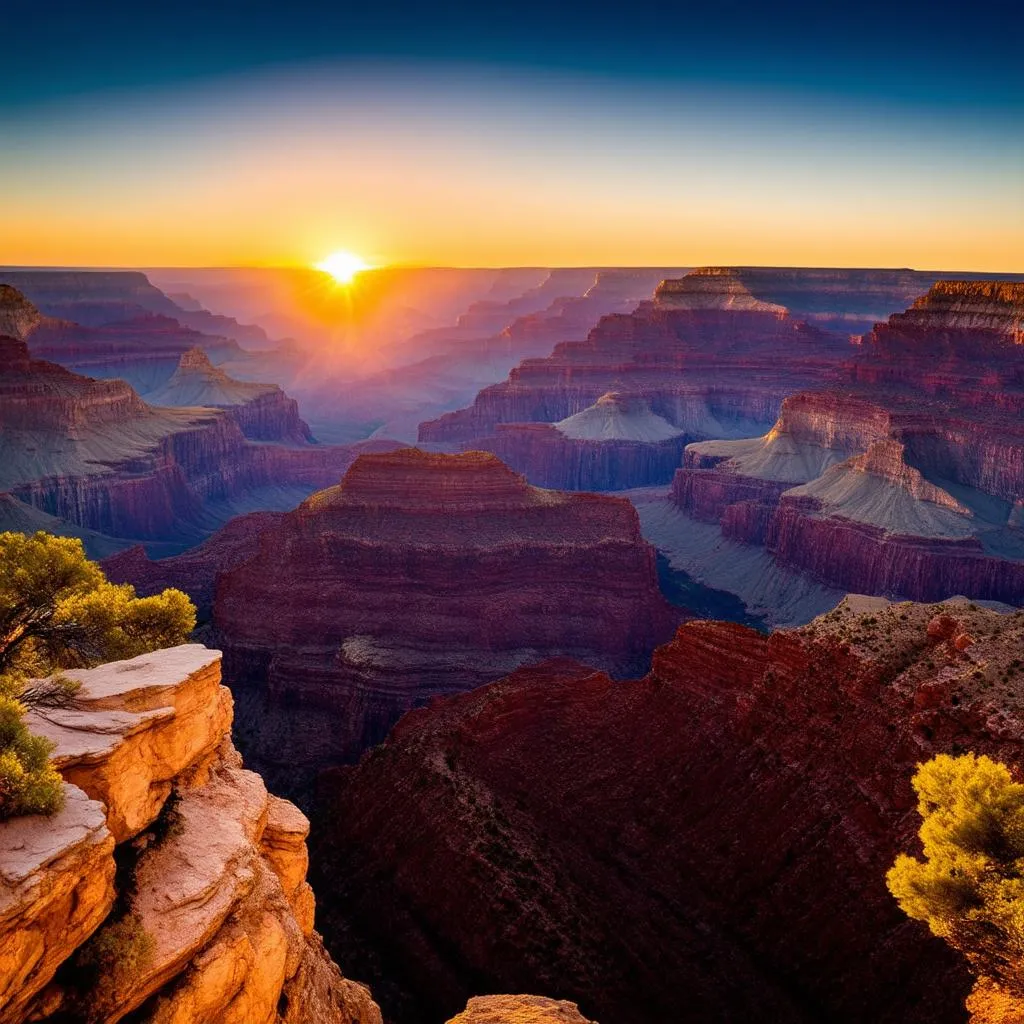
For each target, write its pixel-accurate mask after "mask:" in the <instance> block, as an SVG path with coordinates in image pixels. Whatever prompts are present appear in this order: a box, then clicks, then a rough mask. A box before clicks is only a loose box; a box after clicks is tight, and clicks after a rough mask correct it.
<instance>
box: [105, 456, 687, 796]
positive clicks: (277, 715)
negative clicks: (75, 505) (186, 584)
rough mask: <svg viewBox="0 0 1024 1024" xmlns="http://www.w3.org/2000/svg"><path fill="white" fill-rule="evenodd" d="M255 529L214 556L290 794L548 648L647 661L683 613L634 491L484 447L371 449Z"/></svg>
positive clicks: (231, 658)
mask: <svg viewBox="0 0 1024 1024" xmlns="http://www.w3.org/2000/svg"><path fill="white" fill-rule="evenodd" d="M258 528H259V536H258V548H257V549H256V551H255V553H254V554H253V555H252V557H251V558H249V559H248V560H247V561H244V562H241V563H240V564H234V565H231V564H228V565H225V564H224V563H225V561H230V559H231V558H232V557H234V553H233V552H230V551H229V552H227V558H221V557H220V555H219V554H218V552H216V551H214V552H212V553H211V555H210V558H209V559H208V560H207V562H206V563H205V564H206V569H207V571H208V570H209V568H210V567H214V566H215V567H216V568H214V572H215V573H216V583H215V597H214V601H213V623H214V629H215V633H216V637H217V641H218V643H219V644H221V645H223V647H224V650H225V666H226V676H227V679H228V681H229V683H230V684H231V685H232V687H233V688H234V691H235V695H236V700H237V701H238V706H239V716H238V732H239V736H240V741H241V742H242V744H243V751H244V752H245V754H246V756H247V757H248V758H250V759H251V760H252V761H253V763H254V764H257V765H259V767H260V769H261V771H263V772H265V773H266V774H267V777H268V778H269V779H270V780H271V782H272V784H275V785H280V786H282V787H283V786H287V787H289V788H288V791H289V792H299V791H301V787H302V786H303V785H304V784H306V783H308V781H309V779H310V778H311V777H312V773H314V772H315V770H316V769H318V768H320V767H322V766H324V765H326V764H332V763H339V762H341V761H346V760H352V759H354V758H355V757H357V756H358V755H359V754H360V753H361V752H362V751H363V750H365V749H366V748H367V747H368V746H370V745H372V744H373V743H376V742H378V741H380V740H381V739H383V737H384V735H385V734H386V733H387V730H388V729H389V728H390V727H391V726H392V725H393V724H394V722H395V721H396V720H397V719H398V718H399V716H400V715H401V714H402V713H403V712H405V711H407V710H408V709H409V708H411V707H413V706H416V705H418V704H422V703H425V702H426V701H427V700H428V699H429V698H430V697H432V696H435V695H437V694H439V693H450V692H452V691H456V690H465V689H470V688H472V687H474V686H478V685H480V684H481V683H483V682H487V681H489V680H492V679H495V678H498V677H499V676H501V675H503V674H505V673H506V672H508V671H511V670H512V669H514V668H515V667H516V666H518V665H520V664H523V663H528V662H531V661H534V660H536V659H537V658H542V657H546V656H550V655H554V654H560V655H571V656H576V657H582V658H586V659H588V660H590V661H593V662H594V663H596V664H598V665H600V666H602V667H603V668H606V669H607V670H609V671H611V672H612V673H614V674H616V675H623V674H629V673H631V672H636V671H637V670H638V669H639V670H642V669H643V667H644V666H645V665H646V663H647V659H648V658H649V657H650V652H651V651H652V650H653V648H654V646H655V645H656V644H657V643H658V642H659V641H660V640H662V639H664V638H665V637H666V636H668V635H670V634H671V630H672V627H673V624H674V622H676V621H678V613H676V612H674V611H673V610H672V609H671V608H669V606H668V605H667V604H666V603H665V601H664V600H663V599H662V597H661V595H660V593H659V591H658V584H657V573H656V566H655V555H654V551H653V549H652V548H651V547H650V546H649V545H647V544H646V543H645V542H644V541H643V539H642V538H641V536H640V528H639V521H638V519H637V516H636V512H635V510H634V509H633V507H632V506H631V505H630V504H629V503H628V502H626V501H622V500H619V499H615V498H609V497H598V496H596V495H586V494H566V493H561V492H557V491H545V490H540V489H537V488H534V487H531V486H529V485H528V484H527V483H526V482H525V481H524V480H523V479H522V478H521V477H520V476H518V475H516V474H515V473H513V472H512V471H511V470H509V469H508V468H507V467H506V466H504V465H503V464H502V463H501V462H500V461H499V460H498V459H497V458H495V457H494V456H493V455H489V454H485V453H480V452H476V453H467V454H464V455H451V456H449V455H429V454H426V453H423V452H420V451H418V450H416V449H406V450H402V451H397V452H393V453H390V454H381V455H367V456H363V457H361V458H359V459H357V460H356V462H355V463H354V464H353V465H352V467H351V468H350V469H349V471H348V473H347V474H346V476H345V478H344V480H343V481H342V483H341V484H340V485H339V486H338V487H334V488H330V489H328V490H326V491H321V492H319V493H317V494H314V495H313V496H312V497H310V498H309V499H307V500H306V501H305V502H303V504H302V505H300V506H299V508H297V509H295V510H294V511H293V512H289V513H287V514H285V515H283V516H281V517H280V518H277V519H275V520H274V521H273V522H272V523H265V524H264V523H261V524H259V525H258ZM250 543H251V541H250V540H249V539H247V538H243V540H242V549H241V550H243V551H244V552H245V553H248V552H249V551H251V550H252V548H251V547H250V546H249V545H250ZM228 547H230V545H228V544H226V545H225V548H228ZM159 564H160V563H157V565H158V566H159ZM126 568H127V571H125V573H124V575H125V577H126V578H128V579H131V580H132V581H133V582H134V576H133V575H132V573H131V567H130V566H127V567H126ZM158 578H160V577H158ZM164 578H174V577H173V576H170V577H164ZM299 609H301V614H300V613H299V611H298V610H299ZM269 709H272V712H270V713H268V710H269ZM325 718H326V720H329V722H330V723H331V724H330V727H329V728H325V727H324V722H325Z"/></svg>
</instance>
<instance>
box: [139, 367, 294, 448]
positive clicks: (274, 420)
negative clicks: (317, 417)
mask: <svg viewBox="0 0 1024 1024" xmlns="http://www.w3.org/2000/svg"><path fill="white" fill-rule="evenodd" d="M146 401H147V402H149V403H150V404H151V405H160V406H204V407H207V408H215V409H227V410H229V413H230V416H231V418H232V419H233V420H234V421H235V422H236V423H237V424H238V426H239V427H240V428H241V430H242V433H243V434H244V435H245V436H246V437H248V438H251V439H252V440H255V441H291V442H293V443H302V442H304V441H310V440H311V439H312V438H311V435H310V432H309V427H308V426H307V425H306V424H305V423H304V422H303V421H302V420H301V419H300V418H299V406H298V403H297V402H296V401H295V400H294V399H292V398H289V397H288V396H287V395H286V394H285V393H284V392H283V391H282V390H281V389H280V388H279V387H278V386H277V385H276V384H258V383H255V382H249V381H240V380H235V379H234V378H232V377H229V376H228V375H227V374H226V373H225V372H224V371H223V370H219V369H217V368H216V367H215V366H214V365H213V364H212V363H211V362H210V358H209V356H208V355H207V354H206V353H205V352H204V351H203V350H202V349H201V348H190V349H189V350H188V351H186V352H184V353H182V356H181V358H180V359H179V360H178V366H177V368H176V369H175V371H174V374H173V375H172V376H171V377H170V379H169V380H168V381H167V382H166V383H165V384H163V385H162V386H160V387H158V388H156V389H154V390H153V391H150V392H147V394H146Z"/></svg>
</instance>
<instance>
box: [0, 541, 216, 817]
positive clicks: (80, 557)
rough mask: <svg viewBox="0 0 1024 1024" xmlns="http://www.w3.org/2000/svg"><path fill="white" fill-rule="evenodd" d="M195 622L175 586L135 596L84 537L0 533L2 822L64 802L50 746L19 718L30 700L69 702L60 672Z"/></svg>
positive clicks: (169, 640) (181, 633)
mask: <svg viewBox="0 0 1024 1024" xmlns="http://www.w3.org/2000/svg"><path fill="white" fill-rule="evenodd" d="M195 622H196V618H195V607H194V606H193V604H192V602H191V601H190V600H189V599H188V597H187V596H186V595H185V594H183V593H182V592H181V591H180V590H165V591H164V592H163V593H162V594H157V595H155V596H153V597H143V598H139V597H136V596H135V590H134V588H133V587H130V586H127V585H120V586H119V585H115V584H113V583H109V582H108V581H107V579H106V577H105V576H104V575H103V571H102V570H101V569H100V567H99V566H98V565H96V563H95V562H90V561H89V559H87V558H86V557H85V550H84V549H83V547H82V542H81V541H80V540H77V539H75V538H70V537H54V536H51V535H50V534H47V533H42V532H39V533H36V534H34V535H33V536H31V537H30V536H27V535H26V534H23V533H0V820H3V819H5V818H10V817H12V816H14V815H17V814H36V813H42V814H52V813H53V812H54V811H57V810H59V809H60V807H61V806H62V803H63V788H62V786H61V779H60V776H59V774H58V773H57V771H56V770H55V769H54V768H53V766H52V765H51V764H50V762H49V757H50V754H51V752H52V745H51V744H50V743H48V742H47V741H46V740H44V739H42V738H40V737H38V736H32V735H31V734H30V733H29V731H28V729H27V727H26V725H25V722H24V714H25V709H26V707H28V706H31V707H57V706H61V705H64V704H67V703H69V702H71V701H73V700H74V695H75V692H76V690H77V688H78V684H77V683H75V682H74V681H73V680H71V679H69V678H68V677H66V676H64V675H61V673H60V670H61V669H64V668H73V667H84V666H89V665H95V664H98V663H100V662H102V661H112V660H115V659H118V658H131V657H135V656H136V655H138V654H144V653H146V652H147V651H153V650H157V649H158V648H160V647H170V646H173V645H175V644H180V643H183V642H184V641H185V640H186V639H187V638H188V635H189V633H191V631H192V630H193V629H194V628H195ZM40 677H48V678H40Z"/></svg>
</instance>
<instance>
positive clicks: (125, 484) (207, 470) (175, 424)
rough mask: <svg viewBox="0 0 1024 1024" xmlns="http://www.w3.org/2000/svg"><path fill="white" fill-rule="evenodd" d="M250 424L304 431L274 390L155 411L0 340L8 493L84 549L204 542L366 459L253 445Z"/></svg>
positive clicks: (0, 441)
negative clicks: (238, 517)
mask: <svg viewBox="0 0 1024 1024" xmlns="http://www.w3.org/2000/svg"><path fill="white" fill-rule="evenodd" d="M242 388H243V389H247V388H248V386H247V385H242ZM243 426H244V427H245V428H246V430H248V431H249V432H250V433H252V434H253V435H254V436H257V437H262V436H263V435H264V434H265V433H267V432H272V433H276V434H277V435H278V436H282V435H283V436H284V437H285V438H286V439H287V440H289V442H291V441H293V440H294V441H297V442H301V438H300V437H296V436H295V435H296V434H301V433H302V428H303V426H304V424H302V421H301V420H299V419H298V417H297V415H296V411H295V407H294V403H292V402H291V401H290V400H289V399H287V397H286V396H284V395H283V394H282V393H281V392H280V391H278V390H276V389H271V390H269V391H267V392H265V396H264V395H257V396H255V398H254V400H253V401H252V402H250V403H246V404H243V405H241V406H232V407H227V408H220V409H216V408H206V409H195V408H182V409H172V408H162V407H154V406H151V405H149V404H147V403H146V402H144V401H142V399H140V398H139V396H138V394H137V393H136V392H135V391H134V390H133V389H132V388H131V387H130V386H129V385H128V384H126V383H125V382H124V381H122V380H95V379H93V378H90V377H84V376H80V375H78V374H75V373H72V372H70V371H68V370H66V369H64V368H63V367H60V366H58V365H56V364H54V363H51V362H48V361H45V360H40V359H34V358H32V357H31V355H30V353H29V351H28V348H27V346H26V344H25V342H24V341H21V340H18V339H16V338H13V337H7V338H0V456H2V457H0V492H9V493H10V495H11V496H12V497H13V499H15V500H16V501H18V502H20V503H21V505H22V506H29V507H31V508H33V509H35V510H37V511H38V512H40V513H43V514H45V515H47V516H52V517H55V518H56V519H59V520H63V521H65V522H66V523H68V524H70V526H71V527H72V528H73V529H72V532H76V533H78V534H79V535H81V536H83V537H84V538H85V539H86V540H87V541H88V540H90V538H91V537H92V534H93V533H98V534H103V535H106V536H108V537H111V538H117V539H119V540H125V539H139V540H147V541H162V542H172V543H177V544H179V546H180V545H181V544H184V543H189V542H191V543H196V542H198V541H199V540H201V539H202V538H203V537H204V536H207V535H208V534H209V533H211V532H212V530H213V529H215V528H216V526H218V525H220V523H222V522H223V521H224V520H225V519H226V518H228V516H230V515H231V514H234V513H236V512H241V511H249V510H251V509H252V508H261V507H263V508H275V507H277V508H280V507H286V508H287V507H291V506H292V505H294V504H295V503H296V502H298V501H300V500H301V499H302V498H303V497H305V496H306V495H308V494H309V493H310V492H311V491H313V490H315V489H316V488H318V487H324V486H327V485H329V484H332V483H334V482H336V481H337V480H338V479H339V478H340V476H341V474H342V473H343V472H344V470H345V469H346V468H347V467H348V466H349V465H350V464H351V462H352V459H353V458H354V457H355V455H356V454H357V452H358V449H353V448H349V447H344V446H326V445H311V444H305V443H289V444H287V445H285V444H269V443H265V442H263V441H261V442H259V443H254V442H252V441H250V440H249V438H247V437H246V434H245V433H244V432H243ZM372 447H373V448H383V449H385V450H387V449H390V448H392V447H394V445H392V444H388V443H383V444H374V445H372ZM12 508H13V509H14V510H16V508H17V507H12ZM90 550H93V551H94V552H95V553H96V554H107V553H108V552H109V549H104V547H103V546H102V545H101V546H100V547H98V548H91V549H90Z"/></svg>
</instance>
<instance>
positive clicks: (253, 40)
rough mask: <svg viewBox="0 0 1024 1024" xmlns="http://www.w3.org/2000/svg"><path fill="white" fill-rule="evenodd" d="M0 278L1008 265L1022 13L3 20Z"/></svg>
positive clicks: (665, 11)
mask: <svg viewBox="0 0 1024 1024" xmlns="http://www.w3.org/2000/svg"><path fill="white" fill-rule="evenodd" d="M5 25H6V26H7V27H8V28H9V29H10V27H11V26H15V28H16V34H17V40H16V45H8V46H7V47H5V56H4V73H3V76H2V77H0V264H6V265H12V264H13V265H67V266H228V265H309V264H311V263H315V262H317V261H318V260H320V259H323V258H324V256H326V255H327V254H328V253H330V252H332V251H334V250H339V249H340V250H348V251H352V252H355V253H358V254H359V255H361V256H362V257H363V258H364V259H366V260H367V261H369V262H371V263H374V264H377V265H380V264H391V263H399V264H428V265H454V266H512V265H544V266H548V265H552V266H553V265H588V266H593V265H659V266H670V265H677V266H689V265H698V264H709V263H716V264H730V263H731V264H763V265H764V264H769V265H819V266H820V265H828V266H914V267H919V268H922V269H949V270H954V269H960V270H993V271H999V270H1004V271H1016V272H1020V271H1024V60H1022V58H1021V53H1022V52H1024V13H1022V10H1021V7H1020V5H1019V4H1017V3H1010V2H1007V0H996V2H994V3H988V4H986V5H984V6H983V7H981V6H977V7H971V6H969V5H966V4H964V3H962V2H960V3H955V4H954V3H941V2H932V3H923V2H918V0H890V2H888V3H882V2H878V0H863V2H860V3H858V4H856V5H850V4H846V5H841V4H830V3H822V2H821V0H816V2H814V3H806V2H784V0H783V2H776V3H755V2H751V0H704V2H703V3H700V4H692V3H687V2H685V0H677V2H674V3H671V4H668V3H665V4H662V3H644V4H625V3H619V4H617V5H615V6H611V5H605V4H601V3H596V2H591V3H587V4H582V3H557V4H556V3H551V2H547V3H543V4H542V3H533V2H529V3H518V4H514V5H513V4H500V3H490V4H483V3H480V2H479V0H476V2H473V3H445V2H440V3H434V4H425V3H423V2H406V3H388V2H386V0H385V2H376V3H368V4H365V5H363V6H356V5H352V4H347V3H335V4H330V5H326V4H324V5H321V4H309V3H306V2H302V0H296V2H292V3H288V4H282V3H280V0H275V2H274V3H267V2H264V0H246V2H244V3H241V2H240V3H219V4H218V3H214V2H210V3H203V4H198V3H194V2H192V0H182V2H179V3H177V4H173V5H171V4H159V3H157V4H139V3H137V2H133V3H131V4H127V3H125V4H122V3H118V2H106V3H101V4H97V5H87V4H82V3H80V2H77V3H74V4H72V3H64V2H63V0H49V2H47V3H46V4H40V3H39V2H38V0H34V2H32V3H28V2H24V0H8V2H7V3H6V4H5Z"/></svg>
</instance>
